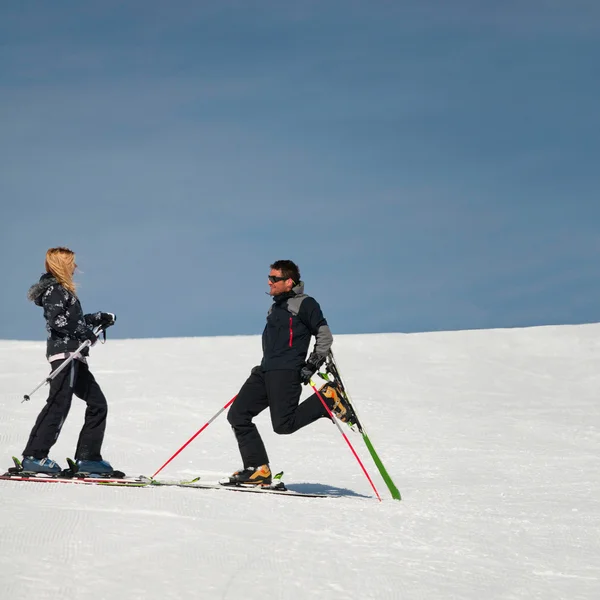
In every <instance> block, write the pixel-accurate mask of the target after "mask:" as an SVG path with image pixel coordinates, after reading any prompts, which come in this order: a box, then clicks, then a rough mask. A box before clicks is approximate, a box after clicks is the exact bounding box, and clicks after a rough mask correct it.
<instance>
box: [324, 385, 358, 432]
mask: <svg viewBox="0 0 600 600" xmlns="http://www.w3.org/2000/svg"><path fill="white" fill-rule="evenodd" d="M320 393H321V395H323V396H325V398H329V400H330V401H331V402H329V403H328V404H329V405H330V406H329V408H330V409H331V412H333V414H334V415H335V416H336V417H337V418H338V419H339V420H340V421H342V422H343V423H347V424H348V425H349V426H350V427H352V426H353V425H355V424H356V423H357V421H358V420H357V418H356V414H355V412H354V409H353V408H352V405H351V404H350V402H348V399H347V398H346V396H345V394H344V392H343V391H342V389H341V388H340V387H339V386H338V385H336V383H335V382H334V381H328V382H327V383H326V384H325V385H324V386H323V387H322V388H321V389H320Z"/></svg>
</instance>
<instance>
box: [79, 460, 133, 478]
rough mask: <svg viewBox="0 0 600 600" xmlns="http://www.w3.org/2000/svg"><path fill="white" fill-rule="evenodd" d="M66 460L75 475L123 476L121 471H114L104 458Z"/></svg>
mask: <svg viewBox="0 0 600 600" xmlns="http://www.w3.org/2000/svg"><path fill="white" fill-rule="evenodd" d="M68 462H69V466H70V468H71V471H74V476H75V477H99V478H102V477H106V478H109V477H110V478H122V477H124V476H125V474H124V473H122V472H121V471H115V470H114V469H113V468H112V465H111V464H110V463H109V462H108V461H106V460H78V461H77V462H75V463H74V462H73V461H71V460H69V461H68Z"/></svg>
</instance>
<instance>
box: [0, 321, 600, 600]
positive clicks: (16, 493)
mask: <svg viewBox="0 0 600 600" xmlns="http://www.w3.org/2000/svg"><path fill="white" fill-rule="evenodd" d="M334 349H335V350H336V353H337V357H338V360H339V362H340V366H341V367H342V371H343V375H344V376H345V378H346V383H347V385H348V388H349V390H350V392H351V394H352V396H353V398H354V400H355V402H356V404H357V407H358V410H359V413H360V416H361V417H362V420H363V421H364V422H365V424H366V425H367V428H368V431H369V434H370V437H371V439H372V441H373V443H374V445H375V447H376V448H377V450H378V452H379V453H380V455H381V457H382V459H383V460H384V462H385V464H386V466H387V468H388V470H389V472H390V474H391V475H392V477H393V479H394V480H395V482H396V484H397V485H398V487H399V489H400V491H401V492H402V494H403V501H402V502H396V501H393V500H392V499H391V498H389V494H388V492H387V489H386V487H385V485H384V483H383V481H382V480H381V478H380V477H379V475H378V474H377V472H376V469H375V467H374V466H373V464H372V462H371V460H370V457H369V455H368V453H367V452H366V449H365V448H364V445H363V444H362V442H361V440H360V437H359V436H358V435H355V434H353V433H352V432H349V431H348V436H349V438H350V440H351V441H352V442H353V444H354V445H355V447H356V449H357V451H358V452H359V454H360V456H361V458H362V459H363V461H364V463H365V465H366V467H367V469H368V470H369V472H370V473H371V475H372V477H373V479H374V481H375V484H376V485H377V487H378V489H379V492H380V493H381V495H382V497H383V498H384V501H383V502H382V503H379V502H377V501H376V500H375V498H374V495H373V492H372V490H371V488H370V486H369V484H368V482H367V481H366V479H365V477H364V475H363V474H362V472H361V470H360V468H359V466H358V464H357V463H356V461H355V459H354V458H353V457H352V455H351V453H350V451H349V449H348V448H347V446H346V444H345V443H344V441H343V439H342V438H341V436H340V435H339V432H338V431H337V429H336V428H335V427H333V426H332V425H331V424H330V423H327V422H326V421H325V420H322V421H320V422H318V423H316V424H314V425H313V426H310V427H308V428H306V429H304V430H301V431H299V432H297V433H296V434H294V435H292V436H276V435H275V434H274V433H273V432H272V431H271V428H270V422H269V418H268V415H267V414H263V415H261V416H260V417H259V418H258V419H257V424H258V426H259V428H260V430H261V433H262V434H263V436H264V438H265V442H266V444H267V448H268V450H269V453H270V456H271V462H272V466H273V468H274V469H276V470H279V469H284V470H285V472H286V476H285V479H286V481H287V483H288V485H289V487H291V488H293V489H298V490H304V491H316V492H319V491H326V490H328V489H330V490H333V491H334V492H337V493H338V494H340V497H337V498H331V499H322V498H317V499H309V498H296V497H294V498H292V497H290V498H286V497H281V496H274V495H258V494H237V493H233V492H230V491H226V490H195V489H181V488H134V489H131V488H103V487H101V486H75V485H62V484H37V483H16V482H1V481H0V490H1V492H0V502H1V511H0V547H1V550H0V581H2V584H1V587H0V599H1V600H34V599H35V600H45V599H48V600H55V599H56V600H58V599H59V598H60V599H63V598H69V599H71V598H72V599H80V598H81V599H86V600H88V599H89V600H105V599H106V600H109V599H110V600H114V599H116V598H127V599H128V600H129V599H130V600H137V599H140V600H141V599H144V600H165V599H180V598H219V599H234V598H264V597H270V598H290V599H296V598H327V599H329V598H340V599H342V598H343V599H345V600H347V599H355V598H356V599H367V598H374V599H375V598H376V599H386V598H394V599H395V598H401V599H409V600H412V599H421V598H423V599H427V600H431V599H434V598H440V599H444V600H446V599H467V600H470V599H473V600H475V599H477V600H479V599H498V600H500V599H502V600H517V599H540V600H542V599H543V600H562V599H565V600H567V599H568V600H597V599H598V598H600V527H599V525H598V524H599V523H600V503H599V502H598V497H599V496H600V406H599V404H598V392H599V388H600V376H599V375H598V365H599V364H600V325H585V326H565V327H543V328H531V329H514V330H494V331H469V332H442V333H430V334H418V335H417V334H413V335H403V334H389V335H385V334H378V335H361V336H337V337H336V341H335V346H334ZM43 354H44V346H43V344H40V343H30V342H14V341H0V362H1V364H2V365H3V369H2V377H0V402H1V403H2V410H1V411H0V449H1V450H2V455H3V456H4V457H5V458H4V459H3V460H4V461H5V467H8V466H10V462H11V461H10V456H11V455H13V454H15V455H17V456H18V455H20V452H21V450H22V447H23V445H24V443H25V441H26V438H27V435H28V433H29V430H30V428H31V427H32V425H33V422H34V420H35V417H36V415H37V412H38V411H39V410H40V409H41V407H42V406H43V403H44V401H45V397H46V393H47V388H43V389H42V390H40V391H39V392H37V393H36V394H35V395H34V396H33V397H32V400H31V401H30V402H28V403H23V404H21V399H22V396H23V394H24V393H28V392H30V391H31V389H33V387H35V385H37V383H39V381H41V380H42V379H43V378H44V377H45V376H46V375H47V372H48V369H47V365H46V364H44V358H43ZM259 356H260V338H258V337H249V336H240V337H234V338H197V339H172V340H110V341H109V343H107V344H106V346H100V345H97V346H95V347H94V349H93V352H92V358H91V361H90V364H91V368H92V371H93V372H94V373H95V375H96V377H97V379H98V380H99V382H100V384H101V385H102V387H103V389H104V391H105V394H106V396H107V398H108V400H109V424H108V429H107V434H106V440H105V447H104V454H105V457H106V458H107V459H109V460H111V462H112V463H113V464H114V466H115V467H116V468H121V469H123V470H125V471H126V472H127V473H128V474H131V475H137V474H141V473H143V474H146V475H151V474H152V473H153V472H154V471H155V470H156V469H157V468H158V467H159V466H160V465H162V464H163V463H164V462H165V461H166V460H167V458H169V457H170V456H171V455H172V454H173V452H174V451H175V450H177V449H178V448H179V447H180V446H181V445H182V444H183V443H184V442H185V441H187V440H188V439H189V438H190V437H191V436H192V435H193V434H194V433H195V432H196V431H197V430H198V429H199V428H200V427H201V426H202V425H203V424H204V423H205V422H206V421H207V420H208V419H209V418H210V417H211V416H212V415H213V414H214V413H215V412H216V411H217V410H219V408H221V407H222V406H223V405H224V404H225V403H226V402H227V401H228V400H229V399H230V398H231V397H232V396H233V395H234V394H235V393H236V392H237V390H238V389H239V386H240V385H241V384H242V383H243V381H244V379H245V378H246V377H247V375H248V372H249V370H250V368H251V367H252V366H253V365H254V364H256V361H257V358H258V357H259ZM232 357H234V358H233V359H232ZM305 395H308V391H306V392H305ZM83 412H84V405H83V403H82V402H81V401H79V400H78V399H76V398H74V400H73V406H72V409H71V414H70V415H69V418H68V419H67V422H66V424H65V426H64V428H63V432H62V434H61V437H60V439H59V441H58V442H57V444H56V446H55V447H54V449H53V452H52V456H53V457H54V458H55V459H56V460H58V461H59V462H63V463H64V457H65V456H70V455H72V453H73V450H74V446H75V443H76V440H77V436H78V433H79V428H80V426H81V423H82V420H83ZM237 467H239V455H238V453H237V448H236V445H235V441H234V439H233V436H232V433H231V431H230V428H229V426H228V424H227V421H226V419H225V416H224V415H222V416H221V417H220V418H219V419H218V420H217V421H215V422H214V423H213V424H212V425H210V427H208V428H207V429H206V430H205V431H204V432H203V433H202V434H201V435H200V436H199V437H198V438H197V439H196V440H195V441H194V442H193V443H192V444H191V445H190V446H189V447H188V448H187V449H186V450H185V451H184V452H183V453H182V454H181V455H179V456H178V457H177V458H176V459H175V460H174V461H173V462H172V463H171V464H170V465H169V466H168V467H166V468H165V469H164V471H163V472H162V473H161V474H160V476H161V477H163V478H169V479H171V478H172V479H183V478H189V477H191V476H195V475H201V477H202V478H203V479H210V480H214V479H215V478H218V477H220V476H222V475H224V474H227V473H230V472H231V471H233V470H234V469H235V468H237Z"/></svg>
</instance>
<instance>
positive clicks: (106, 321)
mask: <svg viewBox="0 0 600 600" xmlns="http://www.w3.org/2000/svg"><path fill="white" fill-rule="evenodd" d="M116 320H117V315H114V314H113V313H100V319H99V320H98V325H100V326H101V327H102V329H107V328H108V327H110V326H111V325H114V324H115V321H116Z"/></svg>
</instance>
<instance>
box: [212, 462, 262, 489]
mask: <svg viewBox="0 0 600 600" xmlns="http://www.w3.org/2000/svg"><path fill="white" fill-rule="evenodd" d="M271 482H272V477H271V469H270V468H269V465H262V466H260V467H247V468H245V469H240V470H239V471H236V472H235V473H234V474H233V475H231V477H229V479H228V480H226V481H223V482H221V485H256V486H270V485H271Z"/></svg>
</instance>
